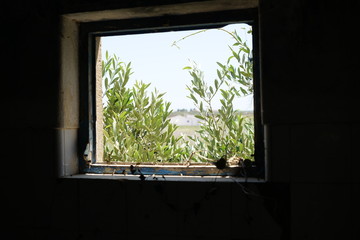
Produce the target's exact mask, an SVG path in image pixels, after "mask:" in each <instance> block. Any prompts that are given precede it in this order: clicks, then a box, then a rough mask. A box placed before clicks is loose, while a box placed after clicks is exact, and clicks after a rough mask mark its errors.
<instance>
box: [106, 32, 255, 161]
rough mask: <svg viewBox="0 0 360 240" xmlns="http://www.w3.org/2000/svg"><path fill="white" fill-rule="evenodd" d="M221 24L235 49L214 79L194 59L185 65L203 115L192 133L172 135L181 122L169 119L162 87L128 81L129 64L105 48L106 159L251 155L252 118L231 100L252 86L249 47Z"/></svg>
mask: <svg viewBox="0 0 360 240" xmlns="http://www.w3.org/2000/svg"><path fill="white" fill-rule="evenodd" d="M219 30H222V31H225V32H226V33H228V34H230V35H231V36H232V37H233V39H234V41H235V43H234V44H233V45H232V46H229V50H230V53H231V55H230V56H229V58H228V60H227V62H226V63H220V62H218V63H217V64H218V66H219V68H218V69H217V79H215V80H214V82H213V84H211V85H207V84H206V83H205V81H204V77H203V73H202V71H201V70H200V69H199V68H198V67H197V66H196V65H194V66H187V67H185V68H184V69H185V70H188V71H189V74H190V76H191V78H192V80H191V85H190V86H187V88H188V91H189V95H188V97H189V98H190V99H191V100H192V101H193V103H194V108H195V109H196V110H197V112H198V115H196V116H195V117H197V118H198V119H200V120H201V126H200V130H197V134H196V135H194V136H192V137H188V138H184V137H182V136H178V137H175V136H174V132H175V130H176V129H177V128H178V126H176V125H174V124H172V123H170V120H169V115H170V114H171V111H170V110H169V108H170V103H169V102H165V101H164V100H163V98H162V97H163V96H164V93H158V92H157V91H156V90H155V91H154V92H151V93H149V92H148V91H147V89H148V87H149V86H150V84H145V83H143V82H137V83H136V84H135V85H134V86H132V87H128V86H127V84H128V81H129V78H130V75H131V64H130V63H128V64H126V63H123V62H121V61H120V59H119V58H118V57H117V56H115V55H114V56H109V55H108V53H106V59H105V60H104V61H103V64H102V75H103V79H104V85H105V91H104V97H105V99H106V100H107V103H106V104H105V106H104V142H105V144H104V161H107V162H112V161H121V162H136V163H138V162H152V163H154V162H163V163H168V162H177V163H185V162H186V163H188V162H214V161H216V160H218V159H220V158H225V159H231V158H232V159H233V158H237V159H240V158H241V159H252V156H253V153H254V124H253V118H252V117H247V116H243V115H242V114H241V113H240V112H239V111H237V110H235V109H234V107H233V103H232V101H233V100H234V98H235V97H239V96H246V95H249V94H251V93H252V92H253V66H252V56H251V50H250V49H249V47H248V46H247V44H246V42H243V41H242V40H241V38H240V37H239V36H238V34H237V33H236V32H228V31H226V30H223V29H219ZM201 32H203V31H199V32H198V33H201ZM192 35H194V34H192ZM192 35H191V36H192ZM185 38H186V37H185ZM185 38H183V39H181V40H185ZM174 44H176V42H175V43H174ZM216 94H220V95H221V99H220V101H221V105H222V106H221V108H220V109H218V110H215V109H213V101H214V100H213V99H214V96H215V95H216Z"/></svg>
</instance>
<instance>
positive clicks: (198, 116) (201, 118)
mask: <svg viewBox="0 0 360 240" xmlns="http://www.w3.org/2000/svg"><path fill="white" fill-rule="evenodd" d="M194 117H196V118H198V119H200V120H205V118H204V117H203V116H200V115H195V116H194Z"/></svg>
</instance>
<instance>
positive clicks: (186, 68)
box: [183, 66, 192, 70]
mask: <svg viewBox="0 0 360 240" xmlns="http://www.w3.org/2000/svg"><path fill="white" fill-rule="evenodd" d="M191 69H192V67H190V66H186V67H183V70H191Z"/></svg>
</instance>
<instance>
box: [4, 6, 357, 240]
mask: <svg viewBox="0 0 360 240" xmlns="http://www.w3.org/2000/svg"><path fill="white" fill-rule="evenodd" d="M167 2H171V3H174V1H162V2H161V1H122V2H120V3H118V2H117V1H112V0H106V1H86V0H77V1H66V0H62V1H56V2H52V3H51V5H50V2H48V1H31V2H30V1H23V2H22V1H11V2H10V1H9V2H7V4H5V5H3V7H2V10H3V11H2V12H3V14H2V15H1V21H0V22H1V27H2V28H1V29H2V34H1V46H2V54H1V56H2V60H3V61H2V64H1V69H2V81H1V83H2V88H1V89H2V94H1V109H2V112H3V115H2V124H1V126H2V127H1V132H2V136H3V141H2V147H1V149H2V166H1V183H0V186H1V196H2V200H3V201H2V219H3V221H4V222H5V223H3V224H2V225H1V236H6V237H4V238H6V239H19V237H22V238H24V239H26V238H27V239H130V238H132V239H134V238H135V239H145V238H146V239H155V238H158V239H359V238H360V231H359V228H358V226H359V224H360V221H359V214H360V207H359V204H358V202H360V199H359V197H358V196H359V187H360V186H359V180H360V177H359V174H358V172H357V170H358V168H359V165H360V164H359V162H360V161H359V157H358V154H357V150H356V149H357V147H358V146H359V144H360V140H359V137H358V136H359V134H360V121H359V118H358V114H357V110H358V106H357V103H358V102H360V101H359V94H358V93H357V92H358V90H359V84H358V81H357V74H356V73H357V65H358V56H357V55H356V51H357V50H358V46H357V44H358V42H359V41H358V36H357V35H356V34H357V33H356V30H357V27H358V26H357V24H356V19H357V13H358V11H357V10H358V8H359V6H358V5H359V4H358V3H357V1H342V2H338V3H336V4H335V3H333V2H332V1H295V0H292V1H289V0H267V1H260V8H259V13H260V23H261V50H262V59H261V63H262V79H263V95H264V99H263V101H264V103H263V105H264V113H263V114H264V121H265V123H267V124H269V126H270V147H271V152H270V160H271V163H270V173H271V181H270V182H268V183H265V184H249V185H248V186H247V188H248V189H249V191H251V193H252V194H251V196H249V195H246V194H245V192H244V191H243V189H242V188H241V187H240V186H239V185H237V184H220V183H216V184H215V185H213V184H212V183H196V184H188V183H174V182H165V183H158V182H120V181H100V180H67V179H57V178H56V177H55V176H56V173H55V169H56V162H55V159H56V156H57V154H58V153H57V152H56V151H57V150H56V137H57V129H58V127H59V123H58V119H59V111H58V109H59V104H58V102H59V96H60V95H61V93H59V89H60V87H61V86H59V56H60V52H59V16H60V15H61V14H63V13H69V12H78V11H85V10H101V9H107V8H124V7H136V6H144V5H152V4H159V3H167ZM177 2H186V1H177ZM214 186H215V187H216V191H214V188H213V187H214Z"/></svg>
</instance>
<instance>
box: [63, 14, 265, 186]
mask: <svg viewBox="0 0 360 240" xmlns="http://www.w3.org/2000/svg"><path fill="white" fill-rule="evenodd" d="M232 23H252V24H251V25H252V27H253V56H254V64H253V67H254V70H253V72H254V78H253V79H254V119H255V149H256V152H255V164H254V166H251V167H249V168H247V169H246V176H242V177H239V176H240V174H239V172H240V171H244V169H242V168H241V167H230V168H226V169H225V170H223V171H219V170H218V169H217V168H216V167H215V166H209V165H204V164H201V165H198V164H192V165H191V166H183V165H174V164H172V165H168V164H166V165H164V164H161V165H155V166H154V165H149V164H141V165H136V166H133V165H130V164H123V163H120V164H104V163H96V162H95V160H96V156H95V151H94V149H96V136H95V120H96V102H95V101H96V99H95V96H96V91H95V84H94V82H95V74H96V57H95V53H96V48H97V45H98V40H97V39H99V37H100V36H109V35H115V34H119V33H121V34H126V33H129V34H131V33H134V34H135V33H145V32H151V31H152V32H154V31H156V32H160V31H161V32H166V31H169V30H193V29H200V28H202V29H204V28H207V27H209V26H210V25H211V27H213V28H215V27H221V26H224V25H227V24H232ZM76 26H77V30H78V31H77V33H76V34H77V37H78V49H77V51H76V54H77V57H78V58H77V60H78V63H77V64H78V90H79V91H78V99H79V105H78V113H79V114H78V117H79V119H78V123H79V125H78V136H77V160H78V162H77V163H76V164H75V166H73V167H71V168H72V169H73V170H72V171H70V172H74V173H75V174H80V175H83V176H84V175H87V176H104V175H107V176H111V177H114V176H116V177H122V178H127V179H134V177H135V179H139V178H138V177H139V176H140V177H141V176H144V175H145V176H146V178H145V179H146V180H150V179H156V180H159V179H160V180H161V179H165V177H166V179H176V180H177V181H178V180H179V179H184V180H189V179H190V180H191V179H192V180H194V179H196V178H199V177H200V178H201V179H214V178H219V179H222V180H224V181H226V179H228V178H229V177H230V178H233V177H234V175H236V177H235V178H236V179H237V180H241V179H245V178H246V179H245V180H246V181H249V179H255V181H258V180H262V181H265V180H266V176H267V174H266V173H267V171H266V161H265V147H264V126H263V124H262V119H261V82H260V61H259V59H260V58H259V56H260V54H259V36H258V15H257V9H256V8H249V9H230V10H222V11H213V12H196V13H190V14H188V13H185V14H174V15H171V14H170V15H166V14H165V15H161V16H149V17H147V16H146V17H139V18H125V19H119V20H106V21H82V22H80V23H79V22H78V23H77V24H76ZM63 60H64V59H63ZM85 149H87V150H90V151H89V154H90V156H91V157H90V158H87V159H85V158H84V151H85ZM86 154H88V153H86ZM89 159H90V160H89ZM65 165H66V164H65ZM73 165H74V164H73ZM63 172H64V171H63ZM220 172H221V173H220ZM62 175H68V176H69V175H74V174H62ZM229 175H231V176H229ZM159 176H165V177H159ZM179 177H180V178H179Z"/></svg>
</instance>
